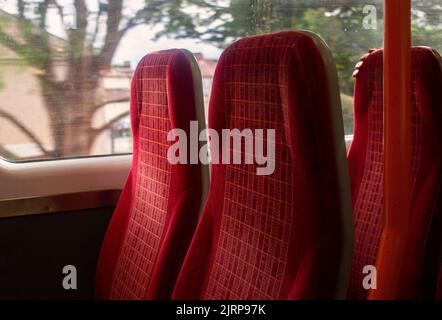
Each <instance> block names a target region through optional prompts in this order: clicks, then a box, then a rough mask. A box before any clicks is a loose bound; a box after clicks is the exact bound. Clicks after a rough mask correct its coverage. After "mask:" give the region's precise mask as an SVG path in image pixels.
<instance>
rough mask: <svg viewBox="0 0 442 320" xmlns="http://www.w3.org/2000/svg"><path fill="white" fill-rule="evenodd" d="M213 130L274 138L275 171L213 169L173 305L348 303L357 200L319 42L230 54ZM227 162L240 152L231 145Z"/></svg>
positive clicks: (273, 43) (241, 44) (262, 43)
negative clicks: (264, 301)
mask: <svg viewBox="0 0 442 320" xmlns="http://www.w3.org/2000/svg"><path fill="white" fill-rule="evenodd" d="M209 127H210V128H211V129H214V130H216V131H217V132H221V129H239V130H244V129H251V130H255V129H264V130H267V129H275V130H276V131H275V139H274V140H273V141H270V140H269V139H268V136H264V137H263V139H264V141H265V144H269V143H274V144H275V159H274V164H275V167H274V172H273V174H270V175H257V174H256V169H257V167H258V164H257V163H256V162H254V163H253V164H222V163H220V164H216V163H212V165H211V174H212V176H211V186H210V190H209V196H208V200H207V202H206V206H205V208H204V211H203V215H202V218H201V221H200V223H199V225H198V228H197V231H196V234H195V236H194V238H193V240H192V243H191V246H190V248H189V252H188V254H187V256H186V258H185V262H184V265H183V268H182V270H181V272H180V275H179V278H178V280H177V284H176V287H175V289H174V293H173V298H174V299H314V298H336V297H341V298H343V297H345V293H346V286H347V280H348V278H347V277H348V275H349V272H350V264H351V252H352V248H351V245H352V241H353V238H352V221H351V216H352V215H351V200H350V193H349V191H350V190H349V183H348V172H347V164H346V152H345V142H344V131H343V125H342V114H341V106H340V100H339V91H338V84H337V76H336V71H335V69H334V64H333V59H332V57H331V54H330V52H329V51H328V48H326V46H325V45H324V43H323V42H322V41H321V40H320V39H319V38H318V37H317V36H315V35H313V34H309V33H303V32H281V33H275V34H270V35H261V36H254V37H248V38H244V39H242V40H239V41H237V42H235V43H234V44H232V45H231V46H229V47H228V48H227V49H226V50H225V51H224V53H223V54H222V56H221V58H220V60H219V63H218V66H217V68H216V72H215V77H214V82H213V88H212V96H211V100H210V108H209ZM211 150H212V152H213V153H214V154H215V153H218V152H219V153H220V154H221V155H220V156H219V157H220V158H221V157H222V156H223V155H225V154H227V155H231V154H232V152H240V153H241V155H242V156H243V157H245V156H246V154H245V153H246V152H245V148H241V150H238V149H234V147H232V146H230V147H229V148H225V147H224V145H223V146H221V147H220V148H219V150H213V149H211Z"/></svg>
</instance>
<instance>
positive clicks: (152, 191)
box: [110, 53, 173, 299]
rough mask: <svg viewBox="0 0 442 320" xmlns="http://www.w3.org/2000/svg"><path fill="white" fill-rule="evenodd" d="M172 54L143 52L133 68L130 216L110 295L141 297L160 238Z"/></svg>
mask: <svg viewBox="0 0 442 320" xmlns="http://www.w3.org/2000/svg"><path fill="white" fill-rule="evenodd" d="M172 56H173V54H171V53H156V54H150V55H148V56H146V57H145V58H144V59H143V60H142V62H141V63H140V65H139V66H138V69H137V72H136V83H135V85H136V87H137V95H138V101H139V129H138V130H139V136H138V139H139V140H138V143H139V146H138V159H137V163H138V170H137V172H136V178H135V179H136V185H135V190H134V194H135V197H134V199H133V204H132V206H131V211H130V213H129V214H130V218H129V221H128V225H127V230H126V233H125V235H124V239H123V244H122V248H121V252H120V256H119V258H118V260H117V264H116V267H115V272H114V276H113V281H112V287H111V295H110V297H111V298H112V299H143V298H144V296H145V294H146V291H147V288H148V285H149V280H150V277H151V273H152V268H153V265H154V263H155V260H156V257H157V254H158V250H159V247H160V240H161V238H162V234H163V229H164V224H165V219H166V215H167V209H168V194H169V188H170V180H171V165H170V164H169V162H168V160H167V148H168V147H169V145H170V142H167V133H168V131H169V130H170V120H169V112H168V101H167V91H166V86H167V81H166V75H167V67H168V64H169V62H170V60H171V58H172Z"/></svg>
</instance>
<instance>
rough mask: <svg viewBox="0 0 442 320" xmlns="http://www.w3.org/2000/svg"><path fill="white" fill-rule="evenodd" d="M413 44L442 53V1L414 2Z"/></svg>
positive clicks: (412, 11) (412, 13) (421, 0)
mask: <svg viewBox="0 0 442 320" xmlns="http://www.w3.org/2000/svg"><path fill="white" fill-rule="evenodd" d="M411 19H412V20H411V21H412V29H411V32H412V42H413V45H416V46H426V47H431V48H433V49H435V50H436V51H437V52H439V53H440V52H442V0H427V1H423V0H412V2H411Z"/></svg>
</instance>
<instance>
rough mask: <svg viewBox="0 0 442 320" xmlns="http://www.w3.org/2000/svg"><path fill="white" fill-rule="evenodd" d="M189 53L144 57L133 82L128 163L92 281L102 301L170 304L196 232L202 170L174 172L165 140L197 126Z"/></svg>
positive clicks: (191, 168) (192, 168) (175, 167)
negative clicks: (166, 301) (177, 130)
mask: <svg viewBox="0 0 442 320" xmlns="http://www.w3.org/2000/svg"><path fill="white" fill-rule="evenodd" d="M194 94H195V93H194V88H193V80H192V71H191V67H190V63H189V60H188V58H187V57H186V54H185V53H184V52H183V51H181V50H167V51H161V52H156V53H152V54H149V55H147V56H145V57H144V58H143V59H142V60H141V62H140V63H139V65H138V67H137V69H136V71H135V74H134V76H133V80H132V89H131V110H130V112H131V122H132V133H133V162H132V168H131V172H130V174H129V177H128V179H127V182H126V185H125V187H124V190H123V193H122V195H121V198H120V200H119V203H118V205H117V208H116V210H115V213H114V215H113V217H112V221H111V223H110V225H109V228H108V230H107V233H106V236H105V239H104V242H103V245H102V249H101V253H100V258H99V263H98V267H97V274H96V296H97V298H99V299H108V298H111V299H167V298H170V295H171V292H172V289H173V286H174V284H175V280H176V277H177V275H178V273H179V270H180V267H181V264H182V260H183V259H184V256H185V253H186V251H187V249H188V245H189V243H190V240H191V237H192V235H193V232H194V229H195V227H196V222H197V218H198V211H199V206H200V200H201V171H200V167H199V165H184V164H178V165H171V164H170V163H169V162H168V160H167V150H168V147H169V146H170V145H171V144H172V142H168V141H167V133H168V132H169V130H170V129H172V128H181V129H183V130H185V131H186V132H187V134H189V121H191V120H196V111H195V96H194Z"/></svg>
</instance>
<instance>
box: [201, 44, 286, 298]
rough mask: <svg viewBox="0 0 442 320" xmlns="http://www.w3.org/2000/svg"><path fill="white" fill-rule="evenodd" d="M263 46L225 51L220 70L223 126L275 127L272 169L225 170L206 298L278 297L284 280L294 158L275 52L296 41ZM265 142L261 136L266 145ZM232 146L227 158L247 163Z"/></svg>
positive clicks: (231, 167)
mask: <svg viewBox="0 0 442 320" xmlns="http://www.w3.org/2000/svg"><path fill="white" fill-rule="evenodd" d="M267 40H268V39H266V38H256V39H255V40H253V39H252V40H251V41H249V42H246V43H245V45H241V44H238V45H236V46H232V47H231V48H230V49H229V54H228V55H226V58H225V64H224V79H225V80H224V81H225V101H226V105H229V109H228V110H227V108H226V119H227V128H238V129H240V130H243V129H245V128H250V129H252V130H255V129H267V128H269V129H276V133H275V134H276V141H275V143H276V147H275V152H276V154H275V162H276V164H275V171H274V173H273V175H268V176H257V175H256V166H255V165H236V164H235V165H227V166H226V174H225V182H224V188H225V195H224V199H223V210H222V217H221V227H220V230H219V240H218V245H217V251H216V256H215V259H214V262H213V266H212V271H211V274H210V277H209V281H208V285H207V289H206V292H205V298H207V299H276V298H278V297H279V296H280V292H281V286H282V284H283V280H284V272H285V268H286V262H287V257H288V250H289V240H290V234H291V229H292V224H293V220H292V219H293V217H292V209H293V206H292V204H293V197H292V187H293V170H292V168H291V166H292V165H293V159H292V158H291V155H290V151H289V148H288V146H287V142H286V138H285V134H284V132H285V129H286V123H285V121H284V111H283V109H284V108H287V105H286V104H284V101H282V99H281V97H284V96H285V94H286V92H287V86H286V83H284V81H282V79H281V72H283V70H285V68H284V67H285V65H283V64H281V63H278V59H279V58H278V52H280V54H279V56H280V57H281V56H282V55H283V53H284V52H285V51H286V49H288V48H289V47H290V45H291V44H293V41H294V39H287V38H286V39H284V40H281V42H276V43H275V42H273V43H266V41H267ZM290 42H292V43H290ZM257 47H259V48H260V51H259V55H258V54H257V50H255V49H256V48H257ZM275 57H276V58H275ZM238 61H240V63H238ZM267 138H268V137H267V135H266V134H264V146H265V145H266V144H267ZM230 148H231V149H230V152H231V154H233V153H234V152H240V153H241V156H242V159H245V152H246V151H245V150H244V148H242V149H241V150H234V147H233V145H231V146H230ZM264 150H266V149H264ZM223 152H226V151H223Z"/></svg>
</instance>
